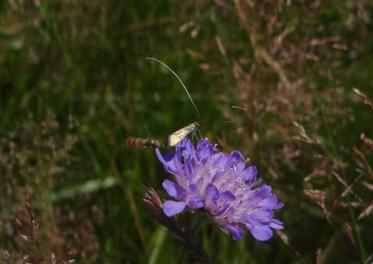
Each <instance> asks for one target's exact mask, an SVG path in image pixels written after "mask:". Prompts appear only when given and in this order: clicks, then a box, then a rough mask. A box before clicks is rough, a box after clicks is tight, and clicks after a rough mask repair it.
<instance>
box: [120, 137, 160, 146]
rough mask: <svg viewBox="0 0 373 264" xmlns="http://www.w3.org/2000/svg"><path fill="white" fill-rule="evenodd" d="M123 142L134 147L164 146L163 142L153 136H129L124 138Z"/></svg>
mask: <svg viewBox="0 0 373 264" xmlns="http://www.w3.org/2000/svg"><path fill="white" fill-rule="evenodd" d="M123 144H124V145H126V146H128V147H133V148H148V147H156V148H160V147H162V144H161V143H160V142H159V141H158V140H156V139H153V138H139V137H128V138H125V139H124V140H123Z"/></svg>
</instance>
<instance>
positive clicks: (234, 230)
mask: <svg viewBox="0 0 373 264" xmlns="http://www.w3.org/2000/svg"><path fill="white" fill-rule="evenodd" d="M224 229H225V230H227V231H228V232H229V233H230V234H231V235H232V238H233V240H240V239H241V237H242V235H243V233H244V230H243V229H242V228H240V227H238V226H236V225H227V226H225V227H224Z"/></svg>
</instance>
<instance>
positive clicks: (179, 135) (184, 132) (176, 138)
mask: <svg viewBox="0 0 373 264" xmlns="http://www.w3.org/2000/svg"><path fill="white" fill-rule="evenodd" d="M197 127H198V123H197V122H194V123H192V124H190V125H188V126H186V127H183V128H181V129H179V130H177V131H175V132H174V133H172V134H171V135H169V136H168V138H167V142H166V144H167V146H168V147H173V146H176V145H177V144H179V143H180V142H181V141H182V140H183V139H184V138H186V137H187V136H188V135H189V134H190V133H192V132H193V131H195V130H196V129H197Z"/></svg>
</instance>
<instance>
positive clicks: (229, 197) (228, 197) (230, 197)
mask: <svg viewBox="0 0 373 264" xmlns="http://www.w3.org/2000/svg"><path fill="white" fill-rule="evenodd" d="M234 200H236V196H234V194H233V193H231V192H230V191H225V192H223V193H221V194H220V197H219V201H220V202H232V201H234Z"/></svg>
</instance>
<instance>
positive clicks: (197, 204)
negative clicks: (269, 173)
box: [156, 138, 284, 241]
mask: <svg viewBox="0 0 373 264" xmlns="http://www.w3.org/2000/svg"><path fill="white" fill-rule="evenodd" d="M156 154H157V156H158V159H159V160H160V161H161V162H162V164H163V166H164V168H165V170H166V171H167V172H169V173H171V174H172V175H173V176H174V181H171V180H168V179H167V180H165V181H163V184H162V186H163V188H164V189H165V190H166V192H167V193H168V194H169V195H170V196H171V197H172V198H173V199H174V200H167V201H165V202H164V203H163V212H164V213H165V214H166V215H167V216H168V217H172V216H174V215H176V214H178V213H181V212H182V211H184V209H186V208H189V209H190V210H204V211H205V212H207V213H208V214H209V215H210V216H211V217H212V219H213V220H214V222H215V223H216V224H217V225H218V226H219V227H220V228H221V229H222V230H223V231H225V232H227V233H230V234H231V235H232V237H233V239H234V240H239V239H241V237H242V235H243V234H244V228H245V227H246V228H247V229H248V230H249V231H250V233H251V234H252V235H253V237H254V238H256V239H257V240H260V241H265V240H268V239H270V238H271V237H272V235H273V232H272V229H283V228H284V227H283V223H282V222H281V221H280V220H277V219H275V218H274V212H273V210H275V209H279V208H281V207H283V204H282V203H281V202H279V201H278V199H277V196H276V195H274V194H273V193H272V189H271V187H270V186H269V185H264V184H261V183H260V181H259V180H258V179H257V177H256V175H257V169H256V167H255V166H249V167H247V166H246V163H247V160H245V159H244V157H243V156H242V154H241V153H240V152H239V151H233V152H232V153H230V154H229V155H228V154H225V153H223V152H219V151H218V150H217V145H213V144H210V143H209V141H208V139H207V138H205V139H200V140H199V142H198V143H197V146H196V147H195V146H194V145H193V143H192V142H191V141H190V140H189V139H188V138H186V139H184V140H183V141H182V142H180V143H179V144H178V145H177V146H176V148H175V150H170V151H169V152H168V153H166V154H162V153H161V152H160V150H159V149H156Z"/></svg>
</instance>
